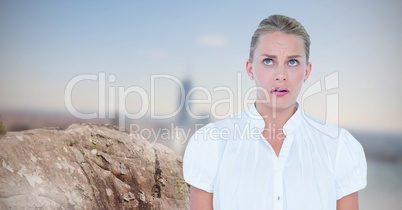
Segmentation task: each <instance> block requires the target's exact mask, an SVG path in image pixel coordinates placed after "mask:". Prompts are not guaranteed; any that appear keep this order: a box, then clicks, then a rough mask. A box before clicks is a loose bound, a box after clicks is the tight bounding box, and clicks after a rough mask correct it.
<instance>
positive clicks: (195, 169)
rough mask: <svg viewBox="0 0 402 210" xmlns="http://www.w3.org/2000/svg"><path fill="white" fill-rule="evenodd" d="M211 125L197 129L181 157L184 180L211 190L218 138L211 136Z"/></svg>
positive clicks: (216, 164)
mask: <svg viewBox="0 0 402 210" xmlns="http://www.w3.org/2000/svg"><path fill="white" fill-rule="evenodd" d="M213 129H214V128H213V126H212V125H211V124H208V125H206V126H204V127H203V128H201V129H199V130H198V131H197V132H195V133H194V135H193V136H192V137H191V139H190V140H189V142H188V144H187V147H186V151H185V153H184V158H183V175H184V180H185V181H186V182H187V183H188V184H190V185H191V186H194V187H196V188H199V189H202V190H204V191H207V192H209V193H212V192H213V189H214V186H213V185H214V180H215V177H216V174H217V170H218V164H219V163H218V162H219V154H218V153H219V145H218V140H217V139H214V138H212V137H211V135H210V134H211V133H213V132H211V131H212V130H213Z"/></svg>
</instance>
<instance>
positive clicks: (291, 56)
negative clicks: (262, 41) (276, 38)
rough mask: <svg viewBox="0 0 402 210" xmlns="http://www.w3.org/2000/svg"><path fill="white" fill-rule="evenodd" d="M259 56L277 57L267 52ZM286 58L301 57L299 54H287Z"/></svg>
mask: <svg viewBox="0 0 402 210" xmlns="http://www.w3.org/2000/svg"><path fill="white" fill-rule="evenodd" d="M261 56H265V57H268V58H277V56H276V55H269V54H261ZM288 58H301V56H300V55H289V56H288Z"/></svg>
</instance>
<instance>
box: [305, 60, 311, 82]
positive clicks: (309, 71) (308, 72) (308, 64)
mask: <svg viewBox="0 0 402 210" xmlns="http://www.w3.org/2000/svg"><path fill="white" fill-rule="evenodd" d="M311 68H312V64H311V62H308V63H307V68H306V74H305V75H304V81H306V80H307V79H308V77H309V76H310V73H311Z"/></svg>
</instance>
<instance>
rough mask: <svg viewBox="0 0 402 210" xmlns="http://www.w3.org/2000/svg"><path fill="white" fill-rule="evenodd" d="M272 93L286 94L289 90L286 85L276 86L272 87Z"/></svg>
mask: <svg viewBox="0 0 402 210" xmlns="http://www.w3.org/2000/svg"><path fill="white" fill-rule="evenodd" d="M271 93H272V94H274V95H276V96H284V95H286V94H288V93H289V90H288V89H287V88H286V87H279V86H276V87H273V88H272V89H271Z"/></svg>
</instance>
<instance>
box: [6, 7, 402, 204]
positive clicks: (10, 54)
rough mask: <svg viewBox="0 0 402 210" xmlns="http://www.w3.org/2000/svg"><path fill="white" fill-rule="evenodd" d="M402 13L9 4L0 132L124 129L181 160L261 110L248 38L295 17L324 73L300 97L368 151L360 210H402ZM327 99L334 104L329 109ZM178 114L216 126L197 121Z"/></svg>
mask: <svg viewBox="0 0 402 210" xmlns="http://www.w3.org/2000/svg"><path fill="white" fill-rule="evenodd" d="M401 9H402V5H401V2H399V1H396V0H385V1H380V0H373V1H363V0H351V1H346V0H341V1H336V2H335V1H321V2H319V3H318V2H317V1H303V2H300V1H296V0H292V1H281V2H280V3H279V2H277V1H236V2H232V1H202V2H188V1H175V0H173V1H147V2H145V1H135V2H134V1H89V0H88V1H50V0H39V1H28V0H26V1H21V0H12V1H11V0H2V1H0V32H1V33H0V72H1V73H0V120H1V121H2V122H3V124H4V125H5V127H6V128H7V129H8V131H9V132H12V131H20V130H26V129H32V128H38V127H60V128H66V127H68V126H69V125H70V124H72V123H75V122H93V123H108V124H114V125H120V127H123V129H124V130H125V131H127V132H133V131H135V132H140V133H141V134H142V135H143V136H145V138H147V139H148V140H149V141H150V142H159V143H162V144H165V145H167V146H169V147H170V148H172V149H173V150H175V151H176V152H177V153H178V154H179V155H182V154H183V151H184V148H185V146H186V141H187V139H188V137H189V136H190V135H191V134H192V133H193V132H194V131H195V130H196V129H197V128H199V127H200V126H202V125H205V124H206V123H209V122H213V121H215V120H219V119H222V118H225V117H227V116H229V115H230V114H235V113H237V112H239V111H241V110H244V109H245V106H244V105H243V101H244V100H246V99H248V98H253V94H251V96H250V97H247V91H248V90H249V89H250V88H251V87H253V82H252V81H250V80H249V79H248V77H247V74H246V72H245V62H246V59H247V58H248V53H249V43H250V40H251V36H252V34H253V32H254V30H255V29H256V27H257V25H258V23H259V22H260V21H261V20H262V19H263V18H266V17H268V16H269V15H271V14H284V15H288V16H291V17H294V18H296V19H297V20H299V21H300V22H301V23H302V24H303V25H304V26H305V28H306V30H307V31H308V32H309V34H310V36H311V40H312V45H311V56H310V58H311V59H310V61H311V62H312V64H313V70H312V74H311V77H310V78H309V80H308V81H307V82H306V83H305V85H304V88H303V90H302V92H301V94H300V95H301V96H302V95H303V93H305V92H306V90H308V89H309V88H311V87H313V85H315V84H317V83H318V84H319V85H320V86H321V87H322V88H321V91H320V92H319V93H316V94H313V95H311V96H310V95H309V96H308V97H307V98H305V100H303V103H302V107H303V109H304V110H305V111H306V112H309V113H311V114H312V115H314V116H316V117H318V118H320V119H323V120H327V121H330V122H332V123H334V122H335V123H337V124H339V125H340V126H341V127H344V128H346V129H348V130H349V131H351V133H352V134H353V135H354V136H355V137H356V138H357V139H358V140H359V141H360V142H361V143H362V145H363V147H364V149H365V152H366V155H367V158H368V186H367V188H366V189H365V190H363V191H362V192H361V193H360V203H361V204H360V206H361V209H363V210H364V209H367V210H374V209H380V208H381V209H389V210H393V209H395V210H396V209H400V208H401V206H402V200H401V199H400V198H401V197H402V124H401V123H400V119H401V118H402V110H401V108H400V107H401V105H402V83H401V82H400V80H401V79H402V65H400V63H399V61H398V60H399V59H400V58H399V56H400V55H402V45H401V40H400V39H401V37H402V22H401V21H400V20H401V19H402V14H401V13H400V10H401ZM331 75H336V77H331V78H332V79H334V78H335V86H334V87H335V88H332V89H330V88H326V87H327V86H326V84H327V83H326V82H328V81H326V78H328V77H329V76H331ZM332 82H333V81H332ZM130 88H131V89H130ZM180 90H183V91H184V95H182V94H181V91H180ZM328 96H331V97H332V96H336V100H335V101H334V100H332V102H331V103H332V104H329V103H330V102H329V101H328V100H327V99H328ZM186 98H187V99H186ZM332 99H333V98H332ZM190 100H205V101H207V102H205V103H189V101H190ZM180 105H185V106H186V105H188V108H189V109H188V110H191V113H192V114H193V115H198V116H205V117H202V119H194V117H193V116H191V115H189V113H188V112H187V111H186V110H185V109H180ZM232 105H233V106H232ZM329 107H330V108H329ZM328 110H329V111H328ZM176 111H177V114H175V115H173V116H169V117H165V119H155V118H156V117H155V116H167V115H168V114H169V113H174V112H176ZM77 113H80V114H77ZM129 113H131V115H134V114H138V115H137V116H139V117H137V118H138V119H130V117H125V116H128V114H129ZM334 113H335V114H334ZM126 114H127V115H126ZM80 116H81V117H80ZM82 116H87V118H91V119H82V118H83V117H82ZM131 118H133V117H131ZM159 118H161V117H159ZM133 125H134V126H133ZM158 131H159V133H158ZM164 133H165V134H166V135H162V134H164Z"/></svg>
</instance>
